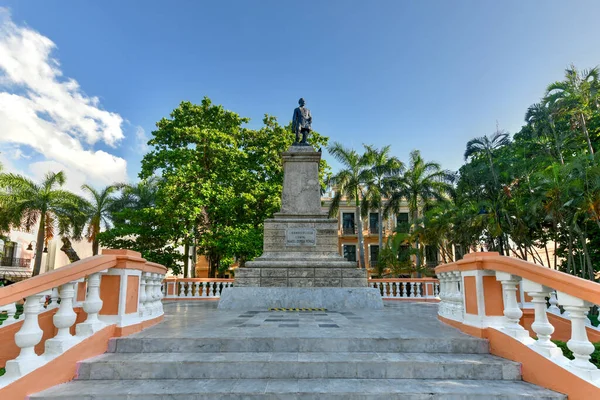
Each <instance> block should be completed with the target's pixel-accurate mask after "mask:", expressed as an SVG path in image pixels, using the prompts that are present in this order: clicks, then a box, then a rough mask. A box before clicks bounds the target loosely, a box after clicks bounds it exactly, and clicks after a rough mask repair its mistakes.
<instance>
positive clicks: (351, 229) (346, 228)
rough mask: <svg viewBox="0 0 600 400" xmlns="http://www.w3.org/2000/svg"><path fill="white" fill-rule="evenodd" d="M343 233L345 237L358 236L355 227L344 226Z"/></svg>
mask: <svg viewBox="0 0 600 400" xmlns="http://www.w3.org/2000/svg"><path fill="white" fill-rule="evenodd" d="M342 233H343V234H344V235H356V228H355V227H353V226H344V227H343V228H342Z"/></svg>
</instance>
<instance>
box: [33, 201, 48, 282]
mask: <svg viewBox="0 0 600 400" xmlns="http://www.w3.org/2000/svg"><path fill="white" fill-rule="evenodd" d="M45 232H46V210H41V212H40V226H39V227H38V233H37V239H36V242H35V262H34V263H33V273H32V274H31V276H38V275H39V274H40V270H41V268H42V251H43V250H44V239H45V235H44V233H45Z"/></svg>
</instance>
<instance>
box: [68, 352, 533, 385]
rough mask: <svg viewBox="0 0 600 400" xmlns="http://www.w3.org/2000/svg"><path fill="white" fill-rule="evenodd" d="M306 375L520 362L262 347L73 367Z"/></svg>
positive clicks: (515, 370)
mask: <svg viewBox="0 0 600 400" xmlns="http://www.w3.org/2000/svg"><path fill="white" fill-rule="evenodd" d="M307 378H312V379H316V378H372V379H401V378H415V379H484V380H496V379H503V380H520V379H521V367H520V365H519V364H518V363H515V362H512V361H507V360H504V359H501V358H498V357H494V356H491V355H484V354H432V353H429V354H425V353H422V354H420V353H343V352H338V353H270V352H264V353H201V354H199V353H141V354H127V353H115V354H105V355H102V356H99V357H96V358H93V359H90V360H86V361H84V362H81V363H80V364H79V369H78V380H86V379H91V380H100V379H115V380H128V379H307Z"/></svg>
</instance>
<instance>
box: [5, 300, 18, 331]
mask: <svg viewBox="0 0 600 400" xmlns="http://www.w3.org/2000/svg"><path fill="white" fill-rule="evenodd" d="M0 311H6V319H5V320H4V322H3V323H2V325H3V326H6V325H9V324H14V323H15V322H17V321H18V320H19V318H20V317H21V316H19V318H15V314H16V313H17V306H16V304H15V303H10V304H7V305H5V306H2V307H0Z"/></svg>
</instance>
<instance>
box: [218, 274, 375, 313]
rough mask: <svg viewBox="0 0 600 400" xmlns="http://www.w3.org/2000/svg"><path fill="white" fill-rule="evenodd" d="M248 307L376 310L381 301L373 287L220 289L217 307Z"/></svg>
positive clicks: (238, 308) (233, 308)
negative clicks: (221, 291) (221, 290)
mask: <svg viewBox="0 0 600 400" xmlns="http://www.w3.org/2000/svg"><path fill="white" fill-rule="evenodd" d="M315 279H318V278H315ZM350 279H353V278H350ZM249 308H256V309H270V308H326V309H328V310H363V309H371V310H377V309H382V308H383V301H382V300H381V293H380V292H379V289H374V288H348V287H341V288H338V287H325V288H291V287H285V288H283V287H244V288H240V287H238V288H235V287H233V288H225V289H223V293H221V300H219V309H220V310H247V309H249Z"/></svg>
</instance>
